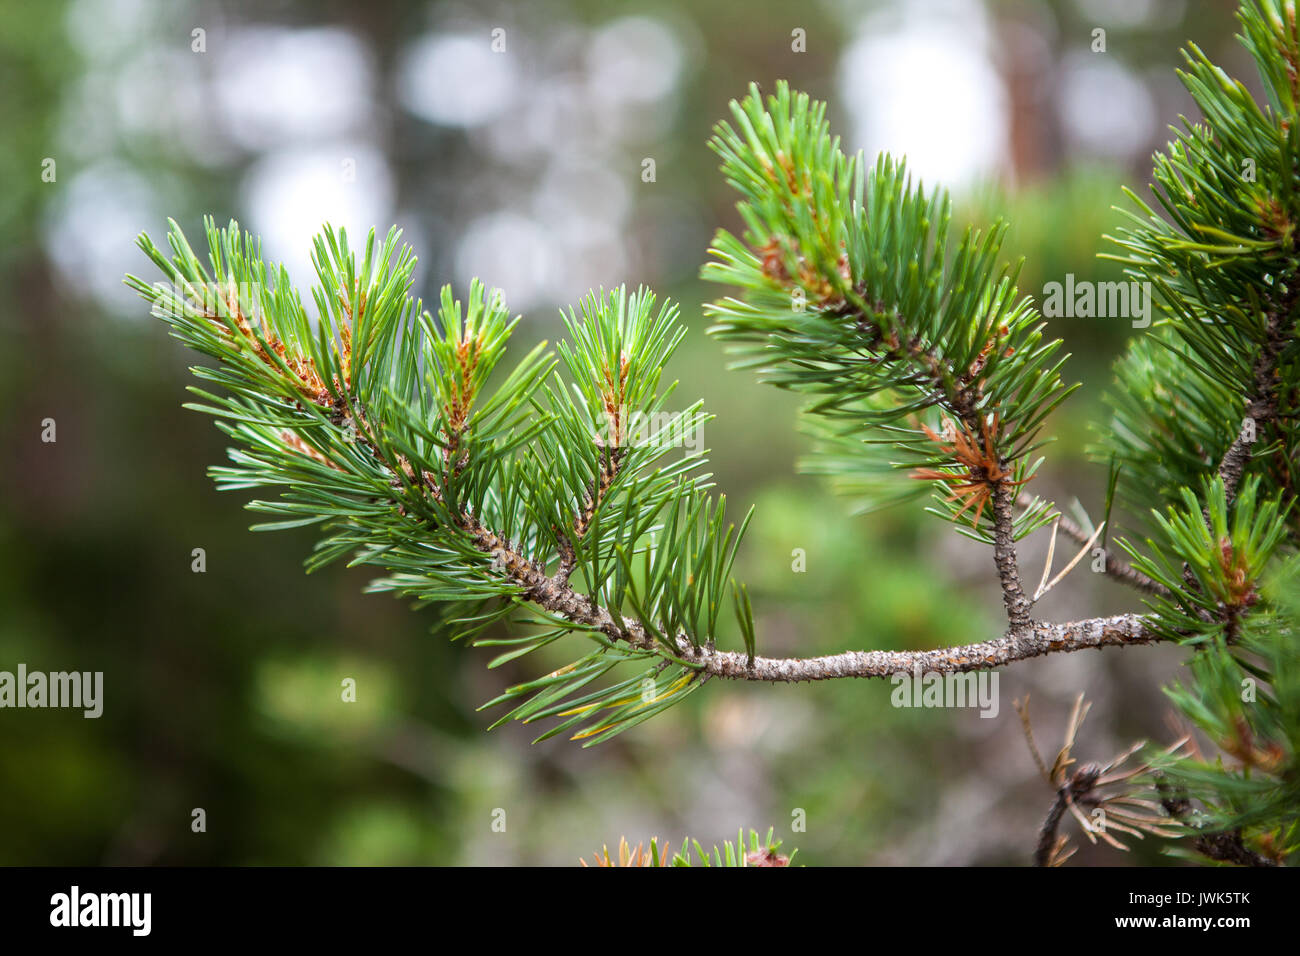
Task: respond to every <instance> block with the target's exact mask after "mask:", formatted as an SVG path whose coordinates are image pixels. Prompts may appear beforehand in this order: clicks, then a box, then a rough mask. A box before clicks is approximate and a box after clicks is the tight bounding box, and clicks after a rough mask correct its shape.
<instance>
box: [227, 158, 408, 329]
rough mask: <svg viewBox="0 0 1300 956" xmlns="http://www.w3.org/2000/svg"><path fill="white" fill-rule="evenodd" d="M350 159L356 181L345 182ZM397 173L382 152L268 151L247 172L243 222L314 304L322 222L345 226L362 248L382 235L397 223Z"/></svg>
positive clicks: (354, 244)
mask: <svg viewBox="0 0 1300 956" xmlns="http://www.w3.org/2000/svg"><path fill="white" fill-rule="evenodd" d="M345 158H348V159H354V160H355V161H356V180H355V181H354V182H347V181H345V179H344V176H343V166H342V162H343V160H344V159H345ZM392 192H393V183H392V174H391V173H390V172H389V169H388V164H387V162H386V161H385V159H384V156H383V154H382V153H380V152H379V151H378V150H376V149H374V148H372V147H369V146H365V145H362V144H360V143H338V144H334V145H333V146H331V147H330V148H324V147H316V148H305V147H302V148H297V149H287V150H279V151H276V152H272V153H268V154H267V155H266V156H264V157H263V158H262V159H260V160H259V161H258V162H257V163H255V164H254V165H253V167H252V168H251V169H250V170H249V171H248V173H247V175H246V177H245V179H244V183H243V194H244V196H243V198H244V203H243V205H244V206H245V208H247V209H248V210H249V211H250V212H249V221H248V222H246V223H240V225H241V226H242V227H243V228H245V229H248V230H249V231H250V232H252V233H254V234H255V235H259V236H261V237H262V240H263V253H264V254H265V256H266V258H267V259H268V260H273V261H276V262H283V263H284V264H285V266H286V267H287V268H288V270H289V277H290V278H291V279H292V280H293V283H294V285H295V286H296V287H297V288H298V290H299V291H300V292H302V294H303V301H304V303H306V302H309V301H310V297H309V296H308V294H307V290H308V289H309V288H310V286H311V285H313V284H314V283H315V282H316V270H315V267H314V266H313V265H312V264H311V247H312V237H313V236H315V235H316V234H317V233H318V232H320V231H321V227H322V226H323V225H324V224H325V223H327V222H328V223H330V224H331V225H332V226H334V228H335V229H339V228H346V229H347V231H348V243H349V245H351V246H352V247H353V248H358V249H359V248H361V247H362V246H363V245H364V243H365V238H366V234H367V233H369V231H370V230H371V229H372V228H373V229H374V230H375V231H376V233H377V234H378V235H379V236H380V237H382V236H384V235H387V233H388V227H389V226H390V225H391V223H392Z"/></svg>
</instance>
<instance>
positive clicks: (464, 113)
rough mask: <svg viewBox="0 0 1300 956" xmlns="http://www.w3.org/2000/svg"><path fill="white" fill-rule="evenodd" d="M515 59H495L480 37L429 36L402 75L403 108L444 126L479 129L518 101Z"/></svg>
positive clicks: (406, 57)
mask: <svg viewBox="0 0 1300 956" xmlns="http://www.w3.org/2000/svg"><path fill="white" fill-rule="evenodd" d="M514 62H515V61H514V58H513V57H511V56H509V55H507V54H502V53H493V52H492V48H491V46H490V37H489V33H488V31H487V30H486V29H485V30H484V31H483V33H482V34H481V35H478V34H473V35H458V36H424V37H421V38H420V39H418V40H416V41H415V42H414V43H413V44H412V45H411V46H410V48H409V49H407V51H406V52H405V54H403V56H402V59H401V62H400V63H399V65H398V69H397V95H398V98H399V99H400V100H401V102H402V105H403V106H405V107H406V108H407V109H408V110H410V111H411V112H412V113H414V114H415V115H416V116H420V117H423V118H424V119H426V120H428V121H429V122H431V123H437V124H439V125H441V126H479V125H482V124H483V123H487V122H490V121H491V120H493V119H496V118H497V117H498V116H500V115H501V114H502V113H503V112H505V110H506V109H508V108H509V107H510V105H511V103H512V102H513V101H514V97H515V87H516V83H517V78H516V75H515V65H514Z"/></svg>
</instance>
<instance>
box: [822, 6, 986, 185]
mask: <svg viewBox="0 0 1300 956" xmlns="http://www.w3.org/2000/svg"><path fill="white" fill-rule="evenodd" d="M894 13H895V14H896V16H893V17H890V18H889V19H887V20H886V19H882V18H876V17H873V18H871V19H870V20H868V21H867V22H866V23H864V24H863V28H864V29H863V32H862V34H861V35H860V36H859V38H858V39H857V40H855V41H854V42H853V43H852V44H851V45H850V46H849V48H848V49H847V50H846V51H845V53H844V56H843V59H842V60H841V63H840V78H839V87H840V91H841V95H842V97H843V102H844V104H845V106H846V108H847V110H848V113H849V115H850V117H851V119H852V123H853V131H854V135H853V137H852V138H851V139H850V138H847V137H846V142H845V144H844V146H845V149H846V151H851V150H855V149H856V148H857V147H858V146H861V147H862V148H863V149H865V150H866V153H867V156H868V159H873V158H874V157H875V155H876V154H877V153H879V152H882V151H884V152H888V153H890V154H891V155H893V156H894V157H895V158H897V157H900V156H904V155H905V156H906V157H907V165H908V169H909V170H910V171H911V172H912V174H913V175H914V176H919V177H921V178H922V179H924V180H925V182H926V184H927V185H943V186H947V187H957V186H961V185H964V184H966V183H969V182H970V181H972V180H974V179H977V178H979V177H982V176H985V175H988V174H990V173H993V172H995V171H996V169H997V167H998V166H999V164H1000V162H1001V160H1002V157H1003V154H1004V150H1005V143H1006V130H1007V116H1006V110H1007V107H1006V97H1005V93H1004V90H1003V87H1002V83H1001V80H1000V78H999V76H998V74H997V71H996V70H995V68H994V66H993V64H992V63H991V62H990V60H989V57H988V56H987V54H986V53H985V52H984V51H985V44H986V42H987V34H988V26H987V24H986V22H985V19H984V13H983V8H982V7H981V6H980V5H979V4H978V3H977V2H970V0H951V2H939V3H935V2H913V3H909V4H907V5H906V6H905V7H902V8H900V9H897V10H895V11H894Z"/></svg>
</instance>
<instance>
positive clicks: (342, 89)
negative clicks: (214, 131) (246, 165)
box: [210, 27, 374, 149]
mask: <svg viewBox="0 0 1300 956" xmlns="http://www.w3.org/2000/svg"><path fill="white" fill-rule="evenodd" d="M210 55H212V56H214V57H216V58H217V63H218V67H217V75H218V77H219V78H220V82H217V83H214V84H213V91H214V92H215V94H216V97H217V103H218V105H219V107H220V110H221V115H222V117H223V119H224V121H225V125H226V127H227V129H228V130H229V132H230V135H231V137H232V138H233V139H234V140H235V141H236V142H238V143H239V144H241V145H243V146H245V147H247V148H249V149H269V148H275V147H281V146H284V145H285V144H286V143H287V142H290V141H294V140H320V139H332V138H337V137H339V136H345V135H348V134H353V133H357V132H360V131H361V130H360V127H361V125H362V124H363V122H364V120H365V118H366V117H367V115H368V113H369V111H370V110H371V108H372V105H373V101H374V90H373V78H372V71H371V67H370V61H369V56H368V54H367V53H366V48H365V46H364V45H363V44H362V43H361V41H360V40H358V39H357V38H356V37H355V36H353V35H352V34H351V33H349V32H347V31H346V30H341V29H338V28H336V27H325V28H317V29H305V30H302V29H300V30H287V29H279V28H266V27H258V28H252V29H246V30H239V31H236V32H234V33H232V34H231V35H230V36H229V37H227V38H225V39H224V40H223V42H222V43H221V44H219V45H217V46H215V47H214V48H213V52H212V53H211V54H210Z"/></svg>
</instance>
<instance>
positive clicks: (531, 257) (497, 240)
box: [456, 212, 558, 312]
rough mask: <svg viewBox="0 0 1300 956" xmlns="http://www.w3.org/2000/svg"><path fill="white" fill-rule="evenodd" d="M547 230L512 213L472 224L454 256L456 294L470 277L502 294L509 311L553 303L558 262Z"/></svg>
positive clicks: (501, 214)
mask: <svg viewBox="0 0 1300 956" xmlns="http://www.w3.org/2000/svg"><path fill="white" fill-rule="evenodd" d="M553 249H554V244H553V242H552V237H551V235H550V233H549V231H548V230H546V229H543V228H542V226H541V224H540V223H538V222H537V221H536V220H534V219H529V218H527V217H525V216H521V215H519V214H518V213H513V212H498V213H493V214H491V215H488V216H482V217H480V218H478V219H476V220H474V221H473V222H472V223H470V227H469V229H468V230H467V231H466V233H465V237H464V238H463V239H462V240H461V242H460V246H459V248H458V249H457V252H456V283H457V286H456V287H457V290H458V291H459V290H461V289H468V288H469V281H470V279H471V278H475V277H477V278H479V279H482V280H483V283H484V284H485V285H487V286H488V287H489V288H499V289H504V290H505V294H506V302H507V303H509V306H510V311H512V312H524V311H527V310H528V309H529V308H531V307H533V306H537V305H542V304H545V303H548V302H550V301H551V296H550V294H549V292H550V288H551V286H550V280H551V276H552V274H553V272H554V271H555V268H556V267H557V266H558V263H557V262H556V261H555V260H554V257H553V254H552V252H553Z"/></svg>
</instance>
